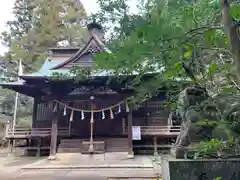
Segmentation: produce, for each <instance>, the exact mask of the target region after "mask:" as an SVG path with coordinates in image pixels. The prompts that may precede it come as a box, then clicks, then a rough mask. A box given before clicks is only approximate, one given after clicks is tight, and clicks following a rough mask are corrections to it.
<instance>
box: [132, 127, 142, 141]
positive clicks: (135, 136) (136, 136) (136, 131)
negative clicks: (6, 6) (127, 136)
mask: <svg viewBox="0 0 240 180" xmlns="http://www.w3.org/2000/svg"><path fill="white" fill-rule="evenodd" d="M132 140H141V127H140V126H133V127H132Z"/></svg>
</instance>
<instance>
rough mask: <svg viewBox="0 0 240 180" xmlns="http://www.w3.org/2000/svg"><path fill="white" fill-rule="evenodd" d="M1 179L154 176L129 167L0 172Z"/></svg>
mask: <svg viewBox="0 0 240 180" xmlns="http://www.w3.org/2000/svg"><path fill="white" fill-rule="evenodd" d="M0 175H1V178H0V179H1V180H19V179H21V180H107V179H108V180H116V179H118V180H127V179H131V180H150V179H156V178H154V176H153V174H152V171H150V170H144V169H142V170H141V171H135V170H131V169H111V170H99V169H91V170H38V171H37V170H34V171H12V172H8V173H6V172H4V173H3V172H2V173H1V172H0Z"/></svg>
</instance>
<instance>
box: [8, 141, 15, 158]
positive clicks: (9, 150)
mask: <svg viewBox="0 0 240 180" xmlns="http://www.w3.org/2000/svg"><path fill="white" fill-rule="evenodd" d="M13 147H14V142H13V139H9V143H8V156H12V153H13Z"/></svg>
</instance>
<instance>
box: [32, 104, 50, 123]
mask: <svg viewBox="0 0 240 180" xmlns="http://www.w3.org/2000/svg"><path fill="white" fill-rule="evenodd" d="M52 112H53V103H40V104H38V106H37V117H36V120H37V121H47V120H49V119H50V118H51V115H52Z"/></svg>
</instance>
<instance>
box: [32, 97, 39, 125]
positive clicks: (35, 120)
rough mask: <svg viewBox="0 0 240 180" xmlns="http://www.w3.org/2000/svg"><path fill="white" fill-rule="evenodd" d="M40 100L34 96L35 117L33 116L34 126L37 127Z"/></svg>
mask: <svg viewBox="0 0 240 180" xmlns="http://www.w3.org/2000/svg"><path fill="white" fill-rule="evenodd" d="M38 102H39V101H38V99H37V98H34V106H33V117H32V128H36V122H37V107H38Z"/></svg>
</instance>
